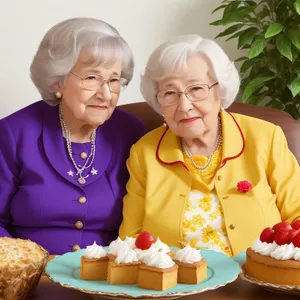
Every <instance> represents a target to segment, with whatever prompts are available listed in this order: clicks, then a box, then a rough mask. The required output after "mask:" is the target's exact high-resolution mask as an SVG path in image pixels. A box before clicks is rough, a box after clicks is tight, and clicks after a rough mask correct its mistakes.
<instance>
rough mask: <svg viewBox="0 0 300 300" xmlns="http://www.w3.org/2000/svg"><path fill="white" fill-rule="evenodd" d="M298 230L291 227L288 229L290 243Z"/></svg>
mask: <svg viewBox="0 0 300 300" xmlns="http://www.w3.org/2000/svg"><path fill="white" fill-rule="evenodd" d="M299 231H300V230H296V229H292V230H290V231H289V239H290V243H291V242H292V239H293V238H294V237H295V236H296V235H297V234H298V232H299Z"/></svg>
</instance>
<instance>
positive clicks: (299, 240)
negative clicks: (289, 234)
mask: <svg viewBox="0 0 300 300" xmlns="http://www.w3.org/2000/svg"><path fill="white" fill-rule="evenodd" d="M292 243H293V245H294V246H295V247H298V248H300V232H298V233H297V234H296V235H295V236H294V237H293V239H292Z"/></svg>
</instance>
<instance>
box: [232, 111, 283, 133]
mask: <svg viewBox="0 0 300 300" xmlns="http://www.w3.org/2000/svg"><path fill="white" fill-rule="evenodd" d="M231 115H232V116H233V118H234V119H235V121H236V122H237V123H238V125H239V126H240V127H241V129H243V130H246V131H248V132H255V133H256V134H260V133H261V132H265V133H266V132H269V133H273V132H274V130H275V129H276V127H278V126H276V125H275V124H273V123H271V122H268V121H265V120H261V119H258V118H254V117H249V116H245V115H241V114H236V113H231Z"/></svg>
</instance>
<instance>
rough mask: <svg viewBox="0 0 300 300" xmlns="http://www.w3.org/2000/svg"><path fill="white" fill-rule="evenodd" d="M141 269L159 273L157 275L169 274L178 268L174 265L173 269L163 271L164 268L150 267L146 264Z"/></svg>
mask: <svg viewBox="0 0 300 300" xmlns="http://www.w3.org/2000/svg"><path fill="white" fill-rule="evenodd" d="M140 269H142V270H148V271H152V272H157V273H167V272H172V271H174V270H177V269H178V266H177V265H176V264H174V266H172V267H171V268H166V269H162V268H156V267H150V266H147V265H145V264H141V265H140Z"/></svg>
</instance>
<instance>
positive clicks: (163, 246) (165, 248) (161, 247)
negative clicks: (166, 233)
mask: <svg viewBox="0 0 300 300" xmlns="http://www.w3.org/2000/svg"><path fill="white" fill-rule="evenodd" d="M150 248H154V249H156V250H160V251H161V252H164V253H168V252H170V251H171V250H170V248H169V247H168V245H167V244H165V243H163V242H162V241H161V240H160V239H159V238H157V240H156V242H155V243H154V244H152V245H151V247H150Z"/></svg>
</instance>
